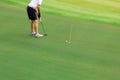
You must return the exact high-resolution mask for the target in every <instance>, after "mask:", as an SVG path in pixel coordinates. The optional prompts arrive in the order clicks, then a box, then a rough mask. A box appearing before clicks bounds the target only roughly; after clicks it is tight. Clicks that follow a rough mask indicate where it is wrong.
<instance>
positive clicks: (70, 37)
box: [65, 26, 73, 44]
mask: <svg viewBox="0 0 120 80" xmlns="http://www.w3.org/2000/svg"><path fill="white" fill-rule="evenodd" d="M72 28H73V27H72V26H71V27H70V32H69V39H68V40H66V41H65V42H66V43H68V44H70V43H71V42H72Z"/></svg>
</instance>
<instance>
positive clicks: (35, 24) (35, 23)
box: [34, 20, 39, 34]
mask: <svg viewBox="0 0 120 80" xmlns="http://www.w3.org/2000/svg"><path fill="white" fill-rule="evenodd" d="M34 28H35V31H36V34H37V33H39V32H38V20H34Z"/></svg>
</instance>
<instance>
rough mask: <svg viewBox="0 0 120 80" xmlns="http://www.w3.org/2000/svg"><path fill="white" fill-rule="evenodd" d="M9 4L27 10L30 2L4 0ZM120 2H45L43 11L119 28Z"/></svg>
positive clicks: (89, 0)
mask: <svg viewBox="0 0 120 80" xmlns="http://www.w3.org/2000/svg"><path fill="white" fill-rule="evenodd" d="M1 2H5V3H7V4H12V5H14V6H19V7H22V8H26V5H27V4H28V2H29V0H20V1H19V0H18V1H16V0H4V1H1ZM119 5H120V1H119V0H96V1H94V0H74V1H73V0H52V1H50V0H44V1H43V5H42V11H43V12H45V13H48V14H53V15H61V16H64V17H70V18H71V17H72V18H77V19H78V20H85V21H86V20H87V21H92V22H100V23H101V22H102V23H107V24H111V25H117V26H119V25H120V23H119V21H120V10H119V9H120V6H119Z"/></svg>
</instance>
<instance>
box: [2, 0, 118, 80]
mask: <svg viewBox="0 0 120 80" xmlns="http://www.w3.org/2000/svg"><path fill="white" fill-rule="evenodd" d="M21 1H22V0H21ZM26 1H27V0H26ZM45 1H48V0H45ZM47 4H48V3H45V2H44V5H43V6H44V7H43V8H42V9H43V13H44V14H43V15H42V16H43V22H44V25H45V26H46V28H47V32H48V37H45V38H40V39H36V38H34V37H32V36H30V35H29V32H30V27H29V26H30V25H29V20H28V18H27V16H26V15H27V14H26V11H25V9H23V7H24V6H22V8H20V5H19V6H17V7H15V6H11V5H8V4H6V3H2V2H1V3H0V7H1V11H0V22H1V23H0V80H120V76H119V75H120V64H119V63H120V54H119V53H120V49H119V48H120V42H119V41H120V37H119V36H120V27H115V26H113V25H110V24H109V25H107V24H102V23H96V22H89V21H83V20H78V19H76V18H73V17H65V15H63V16H58V14H56V13H54V14H49V13H51V12H49V11H48V10H49V7H47V8H48V9H47V8H46V10H44V8H45V6H48V5H47ZM65 4H66V3H65ZM68 5H69V4H68ZM51 6H52V5H51ZM76 6H77V5H76ZM58 7H59V6H58ZM62 10H63V9H62ZM46 11H48V12H47V13H46ZM56 11H57V9H56ZM52 13H53V12H52ZM55 14H56V15H55ZM112 14H113V13H112ZM66 16H67V15H66ZM96 18H97V17H96ZM110 19H111V18H110ZM70 26H73V31H72V43H71V44H65V40H66V39H68V33H69V30H70ZM39 30H40V31H41V32H42V30H41V27H39Z"/></svg>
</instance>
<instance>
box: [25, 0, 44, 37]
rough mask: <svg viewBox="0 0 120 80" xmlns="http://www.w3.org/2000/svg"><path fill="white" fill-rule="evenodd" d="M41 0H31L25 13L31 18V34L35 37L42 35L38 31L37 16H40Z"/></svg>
mask: <svg viewBox="0 0 120 80" xmlns="http://www.w3.org/2000/svg"><path fill="white" fill-rule="evenodd" d="M41 4H42V0H31V2H30V3H29V4H28V6H27V14H28V17H29V19H30V20H31V35H34V36H35V37H37V38H39V37H43V35H42V34H40V33H39V32H38V18H39V19H40V18H41V13H40V7H41Z"/></svg>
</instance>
